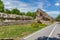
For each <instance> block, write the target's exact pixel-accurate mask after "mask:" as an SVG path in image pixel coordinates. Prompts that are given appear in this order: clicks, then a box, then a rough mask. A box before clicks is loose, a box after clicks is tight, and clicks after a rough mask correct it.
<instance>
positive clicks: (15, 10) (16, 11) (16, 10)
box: [11, 8, 20, 15]
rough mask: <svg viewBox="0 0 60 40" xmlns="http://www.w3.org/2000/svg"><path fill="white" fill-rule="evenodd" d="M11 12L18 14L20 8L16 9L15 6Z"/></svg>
mask: <svg viewBox="0 0 60 40" xmlns="http://www.w3.org/2000/svg"><path fill="white" fill-rule="evenodd" d="M11 13H12V14H18V15H20V10H18V9H17V8H15V9H12V10H11Z"/></svg>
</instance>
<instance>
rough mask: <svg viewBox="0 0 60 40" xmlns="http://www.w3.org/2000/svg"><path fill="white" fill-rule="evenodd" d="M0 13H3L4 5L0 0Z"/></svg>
mask: <svg viewBox="0 0 60 40" xmlns="http://www.w3.org/2000/svg"><path fill="white" fill-rule="evenodd" d="M0 12H4V4H3V2H2V1H1V0H0Z"/></svg>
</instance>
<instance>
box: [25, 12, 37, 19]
mask: <svg viewBox="0 0 60 40" xmlns="http://www.w3.org/2000/svg"><path fill="white" fill-rule="evenodd" d="M26 16H31V17H33V18H35V17H36V12H27V13H26Z"/></svg>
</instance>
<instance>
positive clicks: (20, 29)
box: [0, 24, 46, 38]
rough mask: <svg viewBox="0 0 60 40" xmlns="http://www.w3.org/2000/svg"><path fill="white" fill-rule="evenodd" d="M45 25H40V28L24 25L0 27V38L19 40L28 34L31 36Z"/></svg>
mask: <svg viewBox="0 0 60 40" xmlns="http://www.w3.org/2000/svg"><path fill="white" fill-rule="evenodd" d="M45 26H46V25H42V24H41V25H40V27H37V28H34V27H31V25H30V24H25V25H9V26H1V27H0V38H18V37H19V38H21V37H23V36H26V35H28V34H31V33H33V32H35V31H37V30H39V29H42V28H44V27H45Z"/></svg>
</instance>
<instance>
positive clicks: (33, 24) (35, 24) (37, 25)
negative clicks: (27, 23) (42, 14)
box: [31, 23, 40, 28]
mask: <svg viewBox="0 0 60 40" xmlns="http://www.w3.org/2000/svg"><path fill="white" fill-rule="evenodd" d="M39 25H40V24H39V23H32V24H31V26H32V27H35V28H37V27H39Z"/></svg>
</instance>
